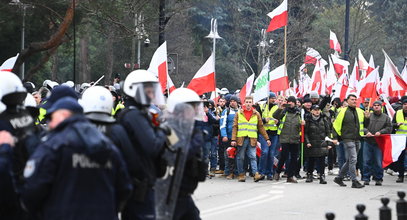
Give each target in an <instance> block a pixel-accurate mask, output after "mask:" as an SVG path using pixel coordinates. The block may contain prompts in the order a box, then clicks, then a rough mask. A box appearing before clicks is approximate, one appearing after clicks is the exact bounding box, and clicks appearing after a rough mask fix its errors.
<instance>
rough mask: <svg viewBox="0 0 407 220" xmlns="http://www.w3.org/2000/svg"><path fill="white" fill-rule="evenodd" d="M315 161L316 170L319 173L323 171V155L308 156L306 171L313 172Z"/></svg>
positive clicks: (321, 173) (322, 173)
mask: <svg viewBox="0 0 407 220" xmlns="http://www.w3.org/2000/svg"><path fill="white" fill-rule="evenodd" d="M315 163H316V165H317V172H318V174H319V175H324V173H325V157H309V158H308V173H309V174H311V173H313V172H314V168H315Z"/></svg>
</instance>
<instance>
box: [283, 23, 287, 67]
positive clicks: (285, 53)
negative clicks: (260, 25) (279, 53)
mask: <svg viewBox="0 0 407 220" xmlns="http://www.w3.org/2000/svg"><path fill="white" fill-rule="evenodd" d="M287 25H288V24H287ZM287 25H286V26H284V65H285V66H286V67H287Z"/></svg>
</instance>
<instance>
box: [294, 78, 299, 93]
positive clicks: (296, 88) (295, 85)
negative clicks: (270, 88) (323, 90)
mask: <svg viewBox="0 0 407 220" xmlns="http://www.w3.org/2000/svg"><path fill="white" fill-rule="evenodd" d="M293 89H294V93H295V96H296V97H298V94H299V93H300V89H299V87H298V84H297V80H295V79H294V82H293Z"/></svg>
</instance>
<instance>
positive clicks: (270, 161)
mask: <svg viewBox="0 0 407 220" xmlns="http://www.w3.org/2000/svg"><path fill="white" fill-rule="evenodd" d="M269 138H270V141H271V145H270V147H269V146H267V142H266V140H265V139H264V137H263V136H262V135H259V142H260V144H261V157H260V165H259V173H260V174H262V175H265V176H272V175H273V173H274V172H273V165H274V155H276V153H275V152H276V149H277V143H278V135H269Z"/></svg>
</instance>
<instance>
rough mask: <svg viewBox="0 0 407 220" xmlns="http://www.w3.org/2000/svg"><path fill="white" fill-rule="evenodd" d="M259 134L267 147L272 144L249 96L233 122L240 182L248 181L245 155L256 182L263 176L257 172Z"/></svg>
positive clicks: (233, 138) (233, 143)
mask: <svg viewBox="0 0 407 220" xmlns="http://www.w3.org/2000/svg"><path fill="white" fill-rule="evenodd" d="M257 132H260V134H261V135H263V137H264V138H265V139H266V140H267V145H268V146H270V145H271V142H270V140H269V137H268V135H267V133H266V130H265V129H264V126H263V122H262V120H261V116H260V114H259V113H258V112H257V111H256V110H255V109H254V108H253V97H251V96H248V97H246V98H245V100H244V105H243V107H242V109H240V110H239V112H238V113H237V114H236V116H235V119H234V121H233V130H232V142H231V143H230V144H231V145H232V146H233V147H237V157H236V160H237V171H238V172H239V176H238V181H239V182H245V181H246V172H245V170H244V169H243V163H244V157H245V154H246V155H247V157H248V158H249V160H250V167H251V169H252V173H253V174H254V181H255V182H258V181H259V180H260V179H261V175H260V174H259V173H258V172H257V161H256V145H257Z"/></svg>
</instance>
